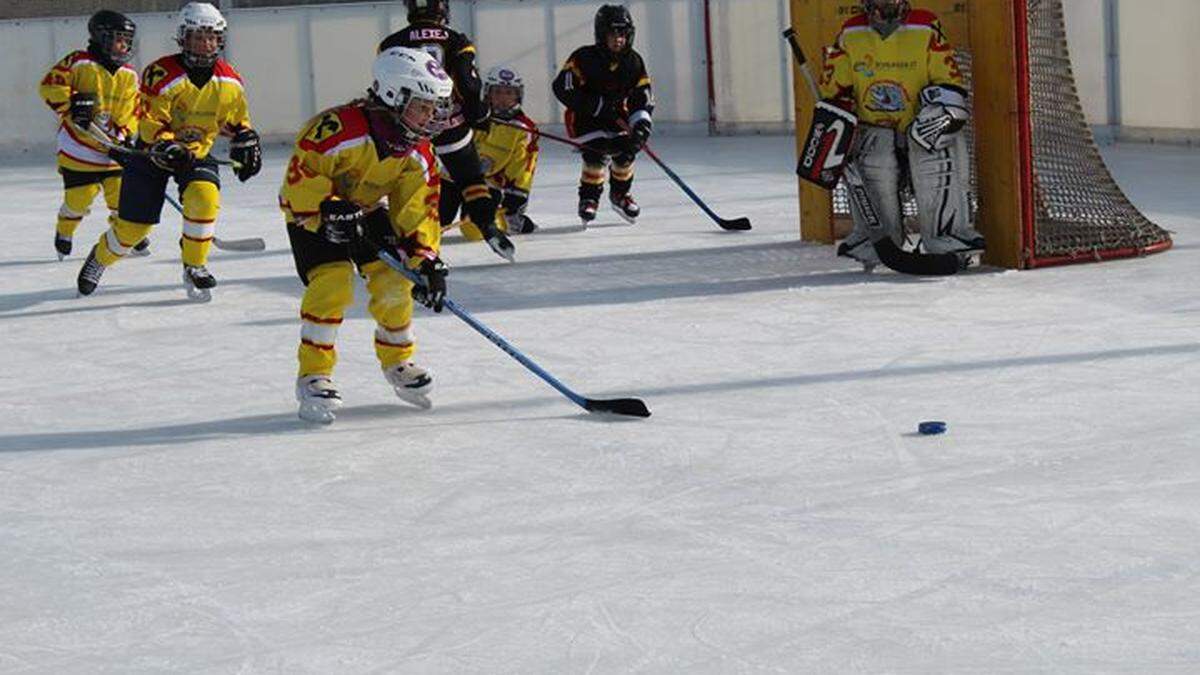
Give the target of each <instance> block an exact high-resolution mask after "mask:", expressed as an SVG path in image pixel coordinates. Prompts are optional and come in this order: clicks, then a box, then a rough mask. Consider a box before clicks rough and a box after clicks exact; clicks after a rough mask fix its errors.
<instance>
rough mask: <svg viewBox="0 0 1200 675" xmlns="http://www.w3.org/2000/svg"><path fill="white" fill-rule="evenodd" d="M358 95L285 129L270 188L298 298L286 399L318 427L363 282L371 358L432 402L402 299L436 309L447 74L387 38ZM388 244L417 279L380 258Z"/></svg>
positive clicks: (327, 409)
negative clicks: (282, 158) (341, 336)
mask: <svg viewBox="0 0 1200 675" xmlns="http://www.w3.org/2000/svg"><path fill="white" fill-rule="evenodd" d="M371 70H372V82H371V86H370V88H369V89H368V92H367V96H366V98H365V99H357V100H354V101H351V102H349V103H347V104H345V105H341V106H338V107H336V108H331V109H329V110H326V111H324V112H322V113H320V114H319V115H317V116H316V117H314V118H313V119H312V120H311V121H309V122H308V124H306V125H305V127H304V128H303V129H302V130H301V131H300V133H299V135H298V136H297V137H296V146H295V150H294V152H293V153H292V157H291V160H290V162H289V163H288V169H287V175H286V176H285V178H284V183H283V187H282V188H281V189H280V191H279V205H280V208H281V209H282V210H283V214H284V218H285V220H286V221H287V231H288V238H289V239H290V240H291V245H292V257H293V258H294V260H295V263H296V272H297V273H298V274H299V275H300V279H301V281H303V282H304V285H305V286H306V288H305V291H304V298H303V299H302V300H301V302H300V320H301V327H300V348H299V353H298V358H299V362H300V368H299V374H298V377H297V380H296V399H297V401H298V402H299V404H300V410H299V415H300V418H301V419H304V420H308V421H312V422H318V423H323V424H328V423H330V422H332V421H333V418H334V415H335V413H336V411H337V410H338V408H340V407H341V405H342V398H341V394H340V392H339V391H338V389H337V387H335V386H334V384H333V368H334V366H335V365H336V363H337V351H336V349H335V343H336V340H337V332H338V327H339V326H340V325H341V323H342V317H343V316H344V314H345V311H346V308H347V307H349V306H350V304H351V303H352V302H353V300H354V277H355V276H356V274H357V275H361V276H362V277H363V279H364V280H365V281H366V286H367V293H368V294H369V295H370V300H369V301H368V304H367V309H368V311H369V312H370V313H371V316H372V317H374V319H375V322H376V327H375V355H376V356H377V357H378V359H379V363H380V366H381V367H382V368H383V374H384V377H385V378H386V379H387V381H388V382H389V383H390V384H391V385H392V386H393V387H394V388H395V390H396V394H397V395H398V396H399V397H400V398H401V399H403V400H405V401H408V402H410V403H412V404H414V405H417V406H420V407H422V408H428V407H430V406H431V405H432V404H431V402H430V400H429V392H430V391H431V389H432V387H433V377H432V376H431V375H430V373H429V372H428V371H427V370H425V369H424V368H422V367H420V366H418V365H416V364H414V363H413V362H412V360H411V359H412V355H413V352H414V351H415V349H416V347H415V344H414V342H413V336H412V328H411V324H412V313H413V298H414V297H415V298H416V299H417V300H419V301H420V302H421V303H422V304H425V305H426V306H428V307H431V308H432V309H433V310H434V311H441V309H442V303H443V301H444V299H445V294H446V273H447V268H446V265H445V264H444V263H443V262H442V260H441V258H439V257H438V250H439V247H440V245H441V228H440V227H439V226H438V188H439V178H438V173H437V163H436V159H435V158H434V154H433V149H432V147H431V146H430V144H429V138H431V137H433V136H435V135H437V134H438V133H439V132H440V131H441V130H442V129H443V128H444V126H445V124H446V121H447V120H449V119H450V112H451V96H452V95H453V92H454V83H453V81H452V80H451V79H450V76H449V75H447V74H446V72H445V71H444V70H442V67H441V65H440V64H439V63H438V61H437V59H435V58H434V57H433V56H431V55H429V54H427V53H426V52H424V51H419V50H416V49H410V48H407V47H390V48H387V49H384V50H383V51H381V52H380V53H379V55H378V56H377V57H376V59H375V63H374V65H373V66H372V69H371ZM381 248H387V249H388V250H389V251H393V252H395V255H396V256H397V257H398V258H400V259H402V260H405V261H406V264H407V265H408V266H409V268H411V269H412V270H413V271H414V272H415V273H416V274H417V275H419V276H420V277H421V279H422V280H423V283H422V284H421V285H417V286H414V285H413V284H412V283H411V282H409V281H408V280H407V279H405V278H404V277H403V276H402V275H401V274H399V273H398V272H396V271H395V270H393V269H392V268H390V267H388V266H387V265H386V264H385V263H384V262H382V261H381V260H379V256H378V252H379V250H380V249H381Z"/></svg>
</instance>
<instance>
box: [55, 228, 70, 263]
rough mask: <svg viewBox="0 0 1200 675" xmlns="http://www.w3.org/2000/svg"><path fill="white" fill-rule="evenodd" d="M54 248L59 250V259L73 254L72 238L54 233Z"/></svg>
mask: <svg viewBox="0 0 1200 675" xmlns="http://www.w3.org/2000/svg"><path fill="white" fill-rule="evenodd" d="M54 250H55V251H57V252H58V259H59V260H62V259H64V258H66V257H67V256H69V255H71V238H70V237H64V236H63V235H61V234H59V233H57V232H55V233H54Z"/></svg>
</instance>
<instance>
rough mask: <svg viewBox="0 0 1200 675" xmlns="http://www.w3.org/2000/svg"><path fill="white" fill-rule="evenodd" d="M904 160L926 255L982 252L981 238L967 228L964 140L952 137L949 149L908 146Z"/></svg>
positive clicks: (968, 219)
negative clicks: (908, 168) (915, 200)
mask: <svg viewBox="0 0 1200 675" xmlns="http://www.w3.org/2000/svg"><path fill="white" fill-rule="evenodd" d="M908 161H909V167H910V169H911V171H912V181H913V192H914V193H916V197H917V219H918V221H919V222H920V224H921V244H922V246H923V247H924V249H925V250H926V251H927V252H929V253H957V252H962V251H979V250H982V249H983V235H981V234H979V232H978V231H977V230H976V229H975V228H974V227H972V225H971V207H970V201H969V198H968V196H967V185H968V183H969V179H968V177H967V162H968V153H967V144H966V139H965V138H962V137H961V136H959V137H956V138H955V139H954V142H953V143H951V144H950V145H949V146H947V147H945V148H942V149H941V150H934V151H932V152H931V151H929V150H926V149H925V148H923V147H921V146H919V145H917V144H915V143H914V144H910V146H909V151H908Z"/></svg>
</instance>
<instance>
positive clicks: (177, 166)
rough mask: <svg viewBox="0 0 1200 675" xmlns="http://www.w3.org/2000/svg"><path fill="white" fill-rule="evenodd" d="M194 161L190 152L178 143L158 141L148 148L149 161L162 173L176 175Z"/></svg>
mask: <svg viewBox="0 0 1200 675" xmlns="http://www.w3.org/2000/svg"><path fill="white" fill-rule="evenodd" d="M195 159H196V158H195V156H193V155H192V151H191V150H188V147H187V146H186V145H184V144H183V143H180V142H179V141H159V142H157V143H155V144H154V145H152V146H150V161H151V162H154V164H156V165H157V166H158V167H159V168H160V169H163V170H164V171H170V172H171V173H178V172H180V171H183V170H185V169H187V168H188V167H190V166H191V165H192V162H193V161H194V160H195Z"/></svg>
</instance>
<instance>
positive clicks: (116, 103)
mask: <svg viewBox="0 0 1200 675" xmlns="http://www.w3.org/2000/svg"><path fill="white" fill-rule="evenodd" d="M38 93H39V94H41V96H42V100H43V101H45V102H46V105H48V106H50V109H51V110H53V111H54V112H55V113H57V114H58V116H59V119H60V123H59V126H58V139H57V141H58V165H59V166H60V167H62V168H64V169H69V170H72V171H119V170H120V168H121V167H120V166H118V165H117V163H116V162H114V161H113V160H112V159H111V158H109V156H108V154H107V153H106V152H105V151H104V146H102V145H100V144H99V143H97V142H96V141H95V140H93V139H92V138H91V136H90V135H89V134H88V132H87V131H86V130H83V129H80V128H79V127H77V126H75V123H74V122H72V121H71V117H70V114H69V113H70V111H71V94H77V93H82V94H93V95H95V97H96V110H95V113H94V119H95V122H96V124H97V125H98V126H99V127H100V128H101V129H103V130H104V131H105V132H107V133H108V134H109V135H111V136H113V137H114V138H118V139H124V138H126V137H128V136H131V135H132V134H133V133H134V130H135V129H136V128H137V118H136V116H135V115H136V113H137V100H138V76H137V71H136V70H134V69H133V68H130V67H129V66H127V65H126V66H121V67H120V68H117V70H116V72H109V71H108V69H107V68H105V67H104V66H102V65H100V62H99V61H98V60H96V59H95V58H94V57H93V56H92V55H91V53H89V52H87V51H85V50H78V51H73V52H71V53H70V54H67V55H66V56H64V57H63V58H62V60H61V61H59V62H58V63H56V64H54V66H53V67H52V68H50V71H49V72H47V73H46V76H45V77H43V78H42V83H41V85H40V86H39V87H38Z"/></svg>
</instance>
